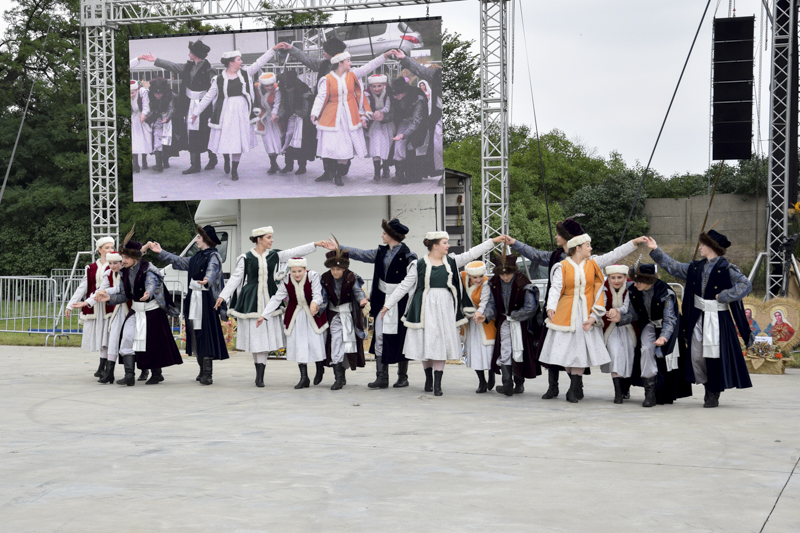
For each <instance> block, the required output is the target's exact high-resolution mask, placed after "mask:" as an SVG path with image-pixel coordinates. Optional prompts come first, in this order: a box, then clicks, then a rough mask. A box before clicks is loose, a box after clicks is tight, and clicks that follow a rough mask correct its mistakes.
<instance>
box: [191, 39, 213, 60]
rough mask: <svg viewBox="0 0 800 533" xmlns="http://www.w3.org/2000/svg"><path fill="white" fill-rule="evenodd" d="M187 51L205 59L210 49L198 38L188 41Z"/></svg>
mask: <svg viewBox="0 0 800 533" xmlns="http://www.w3.org/2000/svg"><path fill="white" fill-rule="evenodd" d="M189 51H190V52H191V53H192V54H194V55H196V56H197V57H199V58H200V59H205V58H206V56H208V53H209V52H210V51H211V47H210V46H208V45H207V44H206V43H204V42H203V41H200V40H197V41H189Z"/></svg>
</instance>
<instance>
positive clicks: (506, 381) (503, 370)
mask: <svg viewBox="0 0 800 533" xmlns="http://www.w3.org/2000/svg"><path fill="white" fill-rule="evenodd" d="M500 375H501V376H502V377H501V378H500V379H501V380H502V382H503V386H502V387H497V389H496V390H497V392H499V393H500V394H505V395H506V396H513V395H514V379H513V372H512V370H511V365H501V366H500Z"/></svg>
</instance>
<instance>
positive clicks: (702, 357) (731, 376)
mask: <svg viewBox="0 0 800 533" xmlns="http://www.w3.org/2000/svg"><path fill="white" fill-rule="evenodd" d="M730 245H731V242H730V241H729V240H728V238H727V237H725V235H722V234H721V233H719V232H716V231H714V230H713V229H711V230H709V231H708V232H704V233H701V234H700V246H699V248H698V252H699V253H700V257H702V259H700V260H699V261H692V262H690V263H679V262H677V261H675V260H674V259H672V258H671V257H670V256H668V255H667V254H666V253H664V251H663V250H662V249H661V248H659V247H658V244H657V243H656V241H655V239H653V238H650V237H648V238H647V246H648V247H649V248H650V249H651V250H652V251H651V252H650V257H652V258H653V260H655V261H656V263H658V264H659V266H661V267H662V268H664V269H665V270H666V271H667V272H669V273H670V274H672V275H673V276H675V277H676V278H679V279H683V280H686V288H685V290H684V293H683V309H682V311H683V323H684V327H683V334H684V338H685V339H686V344H687V345H688V346H689V353H690V356H691V361H692V364H691V365H690V366H689V367H688V368H687V372H686V377H687V379H688V380H689V381H693V382H694V383H698V384H701V383H702V384H703V386H705V389H706V394H705V402H704V403H703V407H717V406H718V405H719V396H720V394H721V393H722V391H724V390H725V389H730V388H734V387H735V388H737V389H744V388H747V387H752V386H753V385H752V383H751V382H750V374H749V373H748V371H747V366H746V365H745V362H744V358H743V357H742V355H741V353H742V352H741V348H740V345H739V339H738V337H737V335H736V330H737V329H738V330H739V335H741V337H742V338H743V339H745V343H746V345H747V346H748V347H749V346H751V345H752V344H753V340H754V339H753V335H752V332H751V331H750V325H749V324H748V322H747V316H745V314H744V306H743V305H742V298H744V297H745V296H747V295H748V294H750V291H752V290H753V285H752V284H751V283H750V280H748V279H747V277H745V275H744V274H742V272H741V271H740V270H739V269H738V268H737V267H736V266H735V265H732V264H731V263H729V262H728V261H727V259H725V257H723V256H724V255H725V252H726V251H727V249H728V247H730ZM701 318H702V320H701Z"/></svg>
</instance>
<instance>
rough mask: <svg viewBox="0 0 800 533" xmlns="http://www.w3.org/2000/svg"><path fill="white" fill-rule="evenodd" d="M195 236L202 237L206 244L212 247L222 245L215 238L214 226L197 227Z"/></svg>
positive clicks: (217, 238)
mask: <svg viewBox="0 0 800 533" xmlns="http://www.w3.org/2000/svg"><path fill="white" fill-rule="evenodd" d="M197 234H198V235H200V237H202V239H203V240H204V241H206V244H207V245H209V246H211V247H213V246H214V245H215V244H222V241H221V240H219V237H217V230H215V229H214V226H203V227H202V228H201V227H200V226H197Z"/></svg>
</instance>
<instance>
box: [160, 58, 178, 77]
mask: <svg viewBox="0 0 800 533" xmlns="http://www.w3.org/2000/svg"><path fill="white" fill-rule="evenodd" d="M153 64H154V65H155V66H156V67H158V68H163V69H164V70H168V71H170V72H174V73H175V74H183V69H184V68H185V65H182V64H180V63H173V62H172V61H167V60H166V59H161V58H156V60H155V61H154V62H153Z"/></svg>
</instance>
